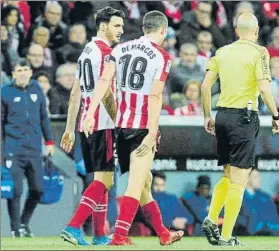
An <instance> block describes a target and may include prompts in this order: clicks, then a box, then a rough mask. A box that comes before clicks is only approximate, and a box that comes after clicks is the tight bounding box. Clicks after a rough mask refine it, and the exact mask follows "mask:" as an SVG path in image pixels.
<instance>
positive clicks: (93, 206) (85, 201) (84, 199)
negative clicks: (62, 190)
mask: <svg viewBox="0 0 279 251" xmlns="http://www.w3.org/2000/svg"><path fill="white" fill-rule="evenodd" d="M80 204H83V205H86V206H87V207H90V208H91V209H92V211H95V210H96V208H97V203H96V202H95V201H94V200H92V199H90V198H89V197H86V196H82V197H81V200H80Z"/></svg>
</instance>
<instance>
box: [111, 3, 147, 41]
mask: <svg viewBox="0 0 279 251" xmlns="http://www.w3.org/2000/svg"><path fill="white" fill-rule="evenodd" d="M110 6H111V7H113V8H115V9H118V10H122V11H123V12H124V13H125V16H126V18H125V20H124V34H123V35H122V36H121V40H123V41H127V40H131V39H135V38H139V37H140V36H141V35H143V32H142V19H143V16H144V14H145V13H146V12H147V9H146V4H145V2H144V1H137V0H128V1H112V2H111V3H110Z"/></svg>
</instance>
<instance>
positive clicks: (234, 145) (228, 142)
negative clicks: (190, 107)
mask: <svg viewBox="0 0 279 251" xmlns="http://www.w3.org/2000/svg"><path fill="white" fill-rule="evenodd" d="M244 116H245V110H243V109H227V108H220V109H219V110H218V112H217V115H216V119H215V132H216V138H217V153H218V165H224V164H230V165H231V166H235V167H240V168H251V167H253V166H255V146H256V138H257V136H258V133H259V124H260V123H259V117H258V113H257V112H252V114H251V121H250V122H249V123H247V122H246V121H245V119H244Z"/></svg>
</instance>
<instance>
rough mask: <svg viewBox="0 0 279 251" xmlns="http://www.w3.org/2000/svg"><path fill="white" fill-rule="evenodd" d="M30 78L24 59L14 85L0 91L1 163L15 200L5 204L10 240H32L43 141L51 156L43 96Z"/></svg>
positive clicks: (40, 185) (40, 183)
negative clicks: (11, 182)
mask: <svg viewBox="0 0 279 251" xmlns="http://www.w3.org/2000/svg"><path fill="white" fill-rule="evenodd" d="M31 76H32V70H31V67H30V65H29V63H28V61H27V60H26V59H21V60H19V61H18V62H17V63H16V64H15V65H14V68H13V77H14V81H13V82H12V83H11V84H10V85H5V86H3V87H2V90H1V91H2V95H1V104H2V110H1V113H2V116H1V122H2V136H3V137H2V138H3V146H4V147H3V152H4V153H3V157H4V163H5V164H6V166H7V167H8V168H10V170H11V173H12V176H13V180H14V197H13V198H12V199H8V200H7V204H8V212H9V216H10V222H11V236H12V237H21V236H26V237H32V236H33V233H32V231H31V229H30V227H29V222H30V219H31V217H32V215H33V212H34V210H35V208H36V206H37V204H38V202H39V201H40V197H41V194H42V189H43V175H44V169H43V165H42V138H43V136H44V138H45V140H46V142H45V145H46V154H47V155H48V154H51V155H52V154H53V152H54V147H53V145H54V141H53V136H52V133H51V126H50V120H49V117H48V114H47V111H46V103H45V97H44V94H43V92H42V90H41V88H40V87H39V84H38V83H37V82H36V81H35V80H30V79H31ZM24 176H26V177H27V180H28V187H29V193H28V197H27V200H26V202H25V206H24V209H23V213H22V215H21V216H20V198H21V195H22V192H23V190H22V188H23V186H22V183H23V178H24Z"/></svg>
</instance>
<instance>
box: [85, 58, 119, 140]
mask: <svg viewBox="0 0 279 251" xmlns="http://www.w3.org/2000/svg"><path fill="white" fill-rule="evenodd" d="M115 70H116V67H115V62H114V61H113V60H110V61H109V62H108V63H107V64H106V65H105V67H104V71H103V73H102V76H101V77H100V78H99V81H98V84H97V87H96V89H95V90H94V91H93V93H92V96H91V103H90V105H89V108H88V112H87V115H86V118H85V120H84V122H83V131H84V133H85V135H86V137H88V135H89V133H90V134H92V133H93V126H92V125H93V124H94V114H95V111H96V109H97V107H98V106H99V104H100V103H101V101H102V100H103V98H104V96H105V94H106V92H107V90H108V89H109V88H110V85H111V82H112V80H113V78H114V75H115Z"/></svg>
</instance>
